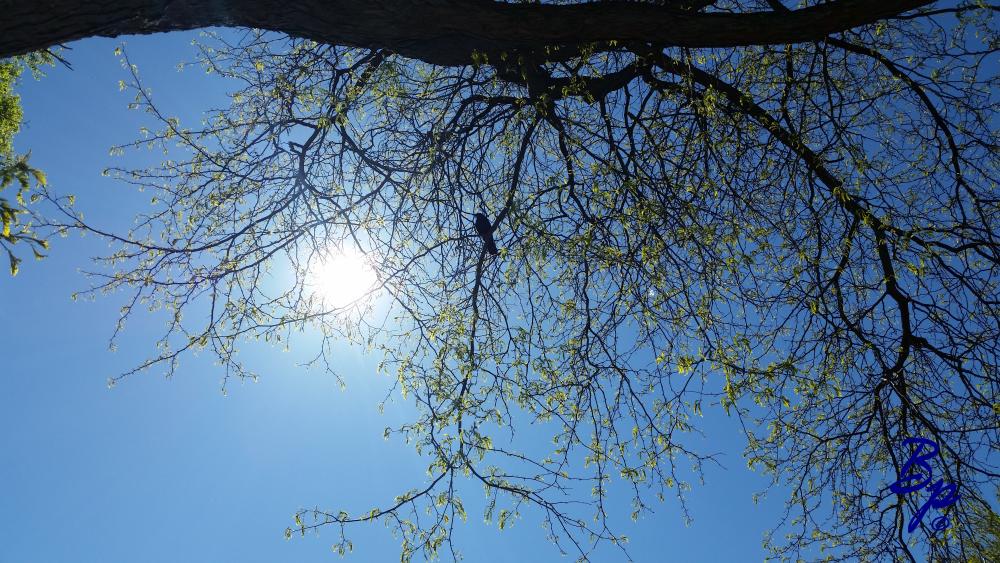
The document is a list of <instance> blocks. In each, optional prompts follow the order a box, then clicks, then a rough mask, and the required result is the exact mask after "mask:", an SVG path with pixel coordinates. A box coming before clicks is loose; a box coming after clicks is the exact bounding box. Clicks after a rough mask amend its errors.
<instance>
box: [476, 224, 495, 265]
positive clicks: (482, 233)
mask: <svg viewBox="0 0 1000 563" xmlns="http://www.w3.org/2000/svg"><path fill="white" fill-rule="evenodd" d="M476 234H478V235H479V238H481V239H483V242H484V243H485V244H486V250H487V251H488V252H489V253H490V254H493V255H494V256H495V255H496V254H497V253H498V252H499V251H498V250H497V243H496V242H495V241H494V240H493V226H492V225H490V220H489V219H487V218H486V215H483V214H482V213H476Z"/></svg>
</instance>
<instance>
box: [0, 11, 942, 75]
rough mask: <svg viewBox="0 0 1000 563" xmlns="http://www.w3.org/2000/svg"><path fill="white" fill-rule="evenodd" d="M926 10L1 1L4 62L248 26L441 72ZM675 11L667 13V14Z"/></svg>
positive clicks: (790, 33)
mask: <svg viewBox="0 0 1000 563" xmlns="http://www.w3.org/2000/svg"><path fill="white" fill-rule="evenodd" d="M931 3H933V0H837V1H834V2H830V3H827V4H822V5H820V6H814V7H811V8H805V9H801V10H794V11H789V12H785V13H779V12H760V13H751V14H720V13H707V14H706V13H698V12H697V10H698V9H700V8H702V7H704V6H706V5H708V4H711V3H710V2H704V1H693V0H687V1H685V0H680V1H677V2H672V3H667V5H666V6H664V5H654V4H642V3H637V2H607V1H604V2H590V3H583V4H575V5H559V6H553V5H544V4H505V3H498V2H493V1H491V0H397V1H389V0H297V1H294V2H289V1H287V0H103V1H101V0H91V1H86V2H84V1H82V0H0V57H3V56H10V55H16V54H21V53H25V52H28V51H33V50H38V49H43V48H46V47H51V46H53V45H57V44H60V43H66V42H69V41H73V40H76V39H82V38H85V37H93V36H104V37H116V36H118V35H126V34H145V33H158V32H164V31H176V30H182V29H195V28H200V27H211V26H222V27H232V26H237V27H256V28H261V29H268V30H273V31H279V32H284V33H287V34H289V35H293V36H298V37H305V38H309V39H313V40H315V41H318V42H321V43H330V44H339V45H353V46H359V47H370V48H382V49H388V50H390V51H394V52H397V53H399V54H401V55H403V56H406V57H411V58H415V59H420V60H423V61H426V62H429V63H434V64H439V65H460V64H467V63H469V62H470V60H471V56H470V55H471V53H472V52H473V51H474V50H475V51H479V52H482V53H499V52H501V51H507V52H514V51H520V52H526V51H529V52H531V51H533V52H536V53H537V52H542V51H543V50H544V48H545V47H552V46H563V47H572V46H576V45H581V44H584V43H594V42H605V41H611V40H615V41H620V42H649V43H655V44H658V45H677V46H684V47H737V46H744V45H763V44H783V43H795V42H802V41H816V40H820V39H822V38H823V37H826V36H827V35H829V34H831V33H836V32H839V31H843V30H846V29H850V28H853V27H857V26H859V25H864V24H869V23H872V22H875V21H877V20H880V19H884V18H887V17H892V16H895V15H898V14H900V13H903V12H905V11H908V10H912V9H914V8H918V7H920V6H924V5H927V4H931ZM671 6H672V7H671Z"/></svg>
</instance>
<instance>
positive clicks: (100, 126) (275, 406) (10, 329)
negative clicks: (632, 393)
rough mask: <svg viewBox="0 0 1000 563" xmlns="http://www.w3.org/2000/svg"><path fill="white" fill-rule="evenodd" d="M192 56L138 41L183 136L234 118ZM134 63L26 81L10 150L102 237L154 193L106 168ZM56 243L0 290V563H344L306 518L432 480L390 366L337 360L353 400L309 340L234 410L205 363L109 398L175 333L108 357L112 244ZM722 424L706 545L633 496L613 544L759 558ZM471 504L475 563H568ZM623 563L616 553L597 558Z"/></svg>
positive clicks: (748, 480)
mask: <svg viewBox="0 0 1000 563" xmlns="http://www.w3.org/2000/svg"><path fill="white" fill-rule="evenodd" d="M193 37H195V34H193V33H185V34H171V35H159V36H148V37H132V38H127V48H128V52H129V55H130V57H131V59H132V61H133V62H134V63H135V64H137V65H138V66H139V69H140V72H141V74H142V75H143V77H144V79H145V80H146V81H147V84H148V85H149V86H151V87H152V88H153V93H154V96H155V99H156V100H157V101H158V103H159V104H161V105H162V106H163V107H164V108H166V109H167V110H168V111H169V112H170V113H172V114H175V115H178V116H180V117H181V119H182V121H184V120H197V119H198V118H199V117H200V116H201V112H202V111H204V110H206V109H208V108H209V107H213V106H220V105H224V104H225V103H226V98H225V91H226V84H225V83H224V82H223V81H221V80H220V79H218V78H215V77H207V76H205V75H204V74H202V73H200V72H198V71H197V70H196V69H188V70H185V71H184V72H182V73H178V72H177V70H176V66H177V63H179V62H181V61H184V60H192V59H193V58H194V52H193V50H192V48H191V46H190V40H191V39H192V38H193ZM118 44H119V41H117V40H109V39H89V40H85V41H81V42H77V43H74V44H72V50H71V51H68V52H67V53H65V55H66V57H67V58H68V59H69V60H70V61H71V63H72V64H73V67H74V69H73V70H68V69H65V68H62V67H60V68H55V69H51V70H50V71H49V73H48V76H47V77H46V78H44V79H43V80H42V81H40V82H34V81H32V80H30V79H27V80H26V81H25V82H24V83H23V85H22V87H21V88H20V93H21V95H22V102H23V105H24V108H25V116H26V119H27V124H26V126H25V127H24V130H23V131H22V133H21V134H20V135H19V136H18V137H17V138H16V146H17V148H18V150H19V151H21V152H23V151H27V150H29V149H30V150H31V151H32V163H33V164H34V165H35V166H37V167H39V168H41V169H42V170H44V171H45V172H46V173H47V175H48V178H49V183H50V185H51V186H52V187H53V189H54V190H55V191H57V192H59V193H62V194H69V193H72V194H75V195H76V196H77V206H76V207H77V209H78V210H80V211H82V212H84V213H85V215H86V217H87V218H88V220H89V221H91V222H92V223H93V224H95V225H100V226H104V227H107V228H109V229H119V230H124V229H125V228H127V227H128V225H129V224H130V222H131V220H132V219H133V217H134V216H135V214H136V213H137V212H138V211H140V210H143V209H145V207H146V206H147V205H148V203H149V200H148V196H147V195H144V194H139V193H136V192H135V190H134V189H133V188H131V187H129V186H126V185H123V184H120V183H117V182H115V181H113V180H111V179H110V178H105V177H102V176H101V171H102V170H103V169H104V168H105V167H107V166H110V165H115V164H118V165H121V164H124V163H123V162H122V159H123V158H125V159H138V158H142V156H141V155H136V154H134V153H126V155H125V156H124V157H120V156H119V157H113V156H109V154H108V149H109V148H110V147H111V146H112V145H114V144H116V143H122V142H127V141H130V140H133V139H134V138H136V137H137V133H138V130H139V127H140V126H142V125H149V123H148V122H146V121H144V119H143V116H142V115H140V114H137V113H136V112H130V111H128V110H127V109H126V105H127V104H128V102H129V101H131V98H130V94H129V93H128V92H120V91H119V88H118V81H119V80H123V79H124V80H127V78H128V77H127V76H126V72H125V71H124V70H123V69H122V68H121V66H120V64H119V61H118V59H117V57H115V56H114V54H113V51H114V48H115V46H117V45H118ZM156 156H157V155H156V154H152V155H150V158H155V157H156ZM129 163H131V161H130V162H129ZM53 243H54V244H53V248H52V251H51V256H50V257H49V258H47V259H46V260H44V261H42V262H33V261H32V262H30V263H28V262H26V263H24V264H23V265H22V268H21V273H20V274H19V275H18V276H17V277H16V278H10V277H8V276H0V346H2V348H0V350H2V354H0V358H2V360H3V366H2V367H0V389H2V392H0V445H2V446H3V448H4V451H3V455H2V456H0V460H2V463H0V483H2V487H3V488H2V497H0V498H2V499H3V500H2V502H0V563H21V562H36V561H37V562H57V561H74V562H90V561H93V562H126V561H146V562H157V561H164V562H168V561H169V562H175V561H189V562H202V561H204V562H225V561H241V562H274V561H331V560H338V559H339V557H338V556H337V555H336V554H334V553H333V552H331V550H330V545H331V544H332V543H334V542H335V541H336V536H335V533H334V530H332V529H330V530H322V529H321V530H320V531H319V533H318V535H317V534H309V535H307V536H306V537H304V538H302V537H298V536H297V535H296V536H294V537H293V539H292V540H290V541H288V540H285V538H284V536H283V531H284V529H285V528H286V527H287V526H290V525H292V518H293V515H294V513H295V512H296V510H298V509H299V508H310V507H314V506H318V507H320V508H326V509H331V510H337V509H340V508H344V509H347V510H351V511H364V510H368V509H370V508H371V507H372V506H374V505H376V504H381V503H384V502H387V501H389V500H391V499H392V497H393V496H395V495H396V494H398V493H400V492H401V491H403V490H406V489H410V488H413V487H417V486H419V485H420V484H422V483H424V482H425V479H426V474H425V471H424V469H425V467H426V465H427V463H428V460H426V459H421V458H419V457H418V456H417V455H416V453H415V452H414V451H413V450H412V448H411V447H409V446H407V445H405V444H403V443H402V442H401V441H400V440H397V439H390V440H388V441H386V440H383V438H382V431H383V429H384V428H385V427H386V426H388V425H392V424H394V423H398V422H400V421H404V420H407V416H408V413H410V412H411V408H412V407H411V406H410V405H409V402H408V401H406V400H403V399H402V398H399V397H397V398H396V400H395V402H394V403H393V404H391V405H390V406H389V407H388V408H387V409H386V411H385V414H379V412H378V409H377V403H378V402H379V400H380V399H381V398H382V397H383V396H384V395H385V393H386V390H387V389H388V388H389V385H390V384H391V383H392V382H391V381H390V380H388V379H386V378H385V377H383V376H378V375H376V374H375V365H376V363H377V361H378V358H375V357H370V356H365V355H364V354H363V353H362V352H361V351H360V350H359V349H354V348H349V347H346V346H345V347H342V348H341V349H339V350H338V359H337V367H338V369H339V370H340V372H341V373H342V375H344V377H345V380H346V382H347V388H346V389H345V390H341V389H340V388H339V386H338V384H337V382H336V380H335V379H334V378H333V377H331V376H329V375H327V374H324V373H321V372H319V371H306V370H304V369H302V368H299V367H297V366H296V364H297V363H298V362H301V361H303V360H305V359H306V358H307V357H308V356H309V352H310V351H311V347H310V346H309V344H310V337H309V336H306V337H304V338H303V339H301V340H300V341H298V342H296V344H295V346H293V349H292V350H291V351H290V352H287V353H286V352H282V351H281V350H280V349H278V348H274V347H270V346H267V345H263V344H261V345H250V344H248V345H246V346H245V354H244V355H245V357H246V359H247V360H248V363H249V364H250V365H251V366H253V367H255V368H256V369H257V371H258V372H260V373H262V374H263V377H262V378H261V379H260V381H259V382H258V383H255V384H254V383H246V384H241V383H239V382H234V383H231V384H230V385H229V387H228V389H227V391H228V392H227V394H226V395H225V396H224V395H223V394H222V393H221V391H220V378H221V375H222V373H221V371H220V369H219V368H218V367H216V366H214V365H212V362H211V358H209V357H207V356H206V357H198V358H192V357H189V358H186V359H185V361H184V363H183V364H182V366H181V368H180V370H179V371H178V374H177V375H176V376H175V377H173V378H172V379H166V378H163V377H160V376H158V375H157V373H156V372H152V373H149V374H144V375H140V376H135V377H131V378H129V379H126V380H125V381H123V382H122V383H120V384H119V385H118V386H116V387H115V388H114V389H110V390H109V389H108V388H107V386H106V381H107V378H108V377H109V376H113V375H117V374H119V373H121V372H123V371H125V370H127V369H129V368H131V367H133V366H134V365H135V364H136V363H137V362H139V361H141V360H142V359H143V358H145V357H146V355H147V354H148V353H150V352H151V351H152V346H153V342H154V339H155V338H156V337H157V336H159V334H160V332H159V331H160V330H161V329H162V321H163V319H162V317H159V316H157V315H155V314H140V315H137V316H136V317H135V318H134V319H133V321H132V322H131V323H130V324H129V326H128V330H127V331H126V333H125V335H124V336H123V338H122V339H121V340H120V341H119V344H118V350H117V351H116V352H111V351H110V350H109V349H108V339H109V337H110V336H111V332H112V330H113V328H114V323H115V321H116V320H117V317H118V309H119V307H120V305H121V302H120V299H119V297H118V296H114V295H112V296H105V297H98V298H97V299H96V300H94V301H92V302H91V301H84V300H81V301H75V302H74V301H72V300H71V299H70V294H71V293H73V292H74V291H78V290H81V289H85V288H86V287H87V286H88V281H87V279H86V278H85V277H84V276H83V275H82V274H80V273H79V271H78V270H79V269H81V268H86V267H87V266H88V259H89V257H91V256H95V255H99V254H101V253H103V252H106V251H107V247H106V245H105V243H103V242H102V241H100V240H97V239H95V238H93V237H79V236H77V235H72V236H70V237H69V238H65V239H56V240H54V241H53ZM716 410H718V409H715V410H711V409H706V418H704V419H703V421H702V422H703V425H702V428H703V429H704V430H705V432H706V433H707V439H705V440H703V441H701V442H700V445H701V447H702V451H708V452H720V453H721V454H722V457H721V459H722V461H723V463H724V465H725V466H726V469H719V468H715V467H711V466H709V467H707V469H706V483H705V484H704V485H699V484H698V483H697V482H695V483H693V485H694V490H693V491H692V492H691V493H690V495H689V501H690V509H691V515H692V516H693V518H694V522H693V523H692V524H691V526H689V527H688V526H685V524H684V521H683V519H682V518H681V516H680V514H679V511H678V510H677V507H676V506H675V504H674V503H675V501H673V500H672V499H669V497H668V501H667V502H666V503H665V504H663V505H660V507H659V509H658V511H657V513H656V514H655V515H653V516H647V517H645V518H643V519H642V520H640V521H639V522H638V523H635V524H633V523H631V521H630V520H629V519H628V515H629V513H630V511H631V510H630V508H629V505H628V501H629V499H628V498H624V497H623V498H621V502H620V508H621V511H620V514H619V515H618V517H617V519H618V521H619V522H620V523H621V525H620V526H619V528H618V530H617V531H618V532H619V533H624V534H625V535H627V536H629V537H630V538H631V540H632V541H631V547H630V551H631V554H632V556H633V558H634V559H635V560H636V561H663V560H677V561H724V560H728V561H736V560H739V561H747V560H761V559H763V557H764V555H765V553H764V551H763V550H762V548H761V537H762V534H763V532H764V531H765V530H766V529H768V527H769V526H770V525H771V524H773V523H774V522H776V521H777V519H778V518H779V517H780V513H781V508H782V502H781V501H782V500H783V499H782V497H781V495H772V497H771V498H769V499H767V500H764V501H762V502H761V503H760V504H759V505H754V503H753V502H752V500H751V496H752V494H753V493H754V492H756V491H759V490H761V489H762V488H763V487H764V485H765V484H766V480H765V479H764V478H762V477H760V476H758V475H754V474H751V473H750V472H749V471H748V470H747V469H746V465H745V462H744V460H743V459H742V456H741V451H742V447H743V441H742V439H741V436H740V433H739V427H738V425H737V423H736V421H734V420H728V419H726V418H725V417H724V416H722V415H721V412H716ZM464 493H465V499H466V504H467V506H469V507H470V511H469V512H470V518H469V522H468V523H467V524H465V525H462V526H459V527H458V533H457V544H458V547H459V549H461V550H462V552H463V553H464V554H465V556H466V560H467V561H554V560H560V556H559V553H558V551H556V550H555V548H554V547H552V546H551V545H550V544H548V543H547V542H546V541H545V536H544V533H543V530H542V529H541V527H540V515H539V514H535V513H531V512H526V513H525V514H524V515H523V516H522V518H521V520H519V521H518V522H517V523H516V525H515V526H514V527H513V528H512V529H508V530H505V531H503V532H499V531H498V530H497V529H496V527H495V525H494V526H493V527H490V526H487V525H484V524H482V518H481V512H479V513H478V514H477V512H476V511H474V510H471V508H472V507H474V506H477V505H478V504H479V503H478V502H477V501H475V500H474V499H479V498H481V496H482V493H481V489H479V488H478V487H475V486H469V487H466V489H465V490H464ZM351 537H352V539H353V542H354V546H355V553H354V554H353V555H352V556H349V557H348V559H347V560H354V561H392V560H397V559H398V549H399V540H398V539H396V538H393V537H392V535H391V534H390V533H389V531H388V530H387V529H385V528H383V527H382V526H381V525H374V526H362V527H359V528H356V529H354V530H353V535H352V536H351ZM622 559H623V557H622V556H621V555H620V554H619V553H618V552H617V551H614V550H606V551H600V552H598V553H597V554H596V555H595V560H598V561H616V560H622ZM570 560H572V559H571V558H570Z"/></svg>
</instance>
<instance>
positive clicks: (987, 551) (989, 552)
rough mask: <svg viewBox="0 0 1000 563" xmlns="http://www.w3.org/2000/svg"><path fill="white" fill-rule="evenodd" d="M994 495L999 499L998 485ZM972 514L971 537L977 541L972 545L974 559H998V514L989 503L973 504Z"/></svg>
mask: <svg viewBox="0 0 1000 563" xmlns="http://www.w3.org/2000/svg"><path fill="white" fill-rule="evenodd" d="M996 496H997V499H998V500H1000V487H998V488H997V490H996ZM973 514H974V518H973V521H972V525H973V534H974V536H973V537H975V538H976V540H978V543H977V544H976V545H975V546H974V547H973V549H972V553H973V554H974V555H975V556H976V557H978V559H977V560H976V561H981V562H983V563H985V562H986V561H997V560H1000V514H997V513H996V512H994V511H993V509H992V508H991V507H990V506H989V505H977V506H975V507H974V508H973Z"/></svg>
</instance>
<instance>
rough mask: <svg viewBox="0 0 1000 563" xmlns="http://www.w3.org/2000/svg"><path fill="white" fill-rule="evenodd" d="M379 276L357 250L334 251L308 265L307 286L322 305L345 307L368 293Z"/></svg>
mask: <svg viewBox="0 0 1000 563" xmlns="http://www.w3.org/2000/svg"><path fill="white" fill-rule="evenodd" d="M377 281H378V276H377V275H376V274H375V270H374V269H373V268H372V266H371V264H369V263H368V260H367V259H366V258H365V255H364V254H362V253H360V252H358V251H357V250H355V249H352V248H347V249H344V250H339V249H336V250H332V251H331V252H329V253H328V254H326V255H325V256H323V257H320V258H317V259H316V260H314V261H313V263H312V264H310V266H309V272H308V273H307V275H306V286H307V288H308V290H309V291H310V292H312V294H313V295H315V296H316V297H317V298H318V299H319V300H320V301H322V303H323V305H325V306H327V307H333V308H338V309H339V308H342V307H346V306H348V305H353V304H355V303H356V302H358V301H359V300H361V299H362V298H363V297H365V296H366V294H368V293H369V292H370V291H371V290H372V288H374V287H375V283H376V282H377Z"/></svg>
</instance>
